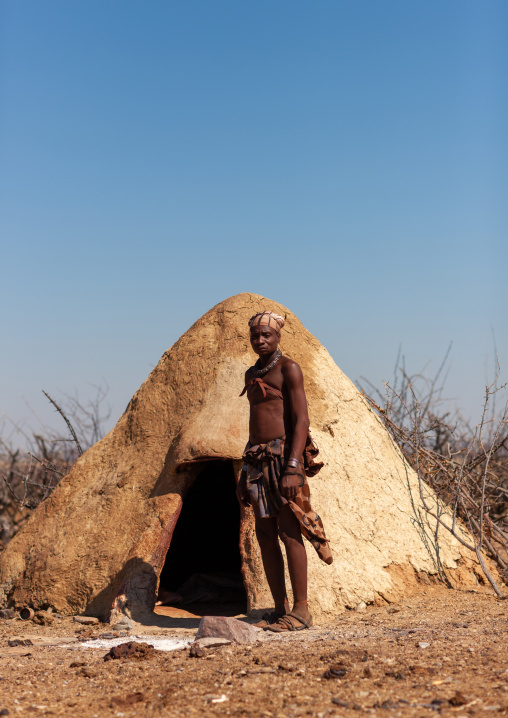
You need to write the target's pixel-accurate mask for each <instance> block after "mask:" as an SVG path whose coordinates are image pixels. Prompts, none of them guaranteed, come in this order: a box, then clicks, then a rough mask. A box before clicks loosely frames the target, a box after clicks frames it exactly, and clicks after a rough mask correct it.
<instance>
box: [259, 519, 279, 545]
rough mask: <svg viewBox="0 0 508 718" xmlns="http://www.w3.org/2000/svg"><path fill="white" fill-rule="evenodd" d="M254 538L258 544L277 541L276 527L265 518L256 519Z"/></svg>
mask: <svg viewBox="0 0 508 718" xmlns="http://www.w3.org/2000/svg"><path fill="white" fill-rule="evenodd" d="M256 538H257V540H258V542H259V543H260V544H261V543H262V544H273V543H277V527H276V526H274V525H272V524H271V522H269V521H268V520H267V519H260V520H259V521H256Z"/></svg>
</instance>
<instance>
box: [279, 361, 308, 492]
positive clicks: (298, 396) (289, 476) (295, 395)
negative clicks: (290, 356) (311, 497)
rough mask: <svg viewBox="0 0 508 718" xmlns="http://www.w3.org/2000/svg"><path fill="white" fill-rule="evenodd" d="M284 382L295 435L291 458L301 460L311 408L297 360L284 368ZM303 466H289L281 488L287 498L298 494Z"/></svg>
mask: <svg viewBox="0 0 508 718" xmlns="http://www.w3.org/2000/svg"><path fill="white" fill-rule="evenodd" d="M282 375H283V377H284V384H285V386H286V389H287V392H288V397H289V404H290V409H291V418H292V425H293V436H292V442H291V451H290V454H289V458H290V459H296V460H297V461H300V459H301V456H302V454H303V450H304V448H305V443H306V441H307V435H308V433H309V426H310V422H309V410H308V408H307V397H306V396H305V389H304V386H303V374H302V370H301V369H300V367H299V366H298V364H296V363H295V362H290V363H289V362H288V363H287V364H286V365H285V366H284V367H283V368H282ZM302 471H303V469H302V468H299V469H298V468H296V469H294V468H291V467H287V468H286V469H285V471H284V475H283V477H282V481H281V490H282V494H283V496H285V497H286V498H287V499H293V498H295V496H296V489H297V487H298V484H299V477H298V476H297V474H298V473H302Z"/></svg>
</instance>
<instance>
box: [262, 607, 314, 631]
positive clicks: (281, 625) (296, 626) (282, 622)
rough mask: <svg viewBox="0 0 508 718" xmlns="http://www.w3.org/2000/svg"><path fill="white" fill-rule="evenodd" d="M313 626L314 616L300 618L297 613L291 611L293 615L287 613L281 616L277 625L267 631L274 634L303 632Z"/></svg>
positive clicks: (274, 624) (268, 627)
mask: <svg viewBox="0 0 508 718" xmlns="http://www.w3.org/2000/svg"><path fill="white" fill-rule="evenodd" d="M312 624H313V621H312V616H311V615H310V613H309V615H308V617H305V618H304V617H303V616H300V615H299V614H298V613H296V611H291V613H286V614H285V615H284V616H281V617H280V618H279V620H278V621H277V623H273V624H271V625H270V626H267V627H266V630H267V631H272V632H273V633H285V632H286V631H303V630H304V629H306V628H310V627H311V626H312Z"/></svg>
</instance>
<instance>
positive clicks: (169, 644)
mask: <svg viewBox="0 0 508 718" xmlns="http://www.w3.org/2000/svg"><path fill="white" fill-rule="evenodd" d="M130 641H136V642H137V643H149V644H150V646H153V647H154V648H155V649H156V650H157V651H181V650H182V649H183V648H188V646H190V644H191V643H192V642H193V641H186V640H182V639H181V638H167V637H164V638H158V637H157V636H124V637H123V638H107V639H106V638H97V639H96V640H94V641H83V642H82V643H81V642H80V643H78V644H76V643H73V644H64V645H63V646H61V648H70V649H71V650H74V651H78V650H80V649H82V648H100V649H102V650H104V649H106V650H108V651H109V649H110V648H113V646H119V645H120V644H121V643H129V642H130Z"/></svg>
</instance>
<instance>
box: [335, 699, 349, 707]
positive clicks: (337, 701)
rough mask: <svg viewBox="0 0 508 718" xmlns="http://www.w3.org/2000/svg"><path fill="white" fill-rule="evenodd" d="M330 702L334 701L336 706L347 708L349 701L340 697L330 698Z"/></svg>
mask: <svg viewBox="0 0 508 718" xmlns="http://www.w3.org/2000/svg"><path fill="white" fill-rule="evenodd" d="M332 703H335V705H336V706H341V707H342V708H349V703H348V702H347V701H343V700H342V698H332Z"/></svg>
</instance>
